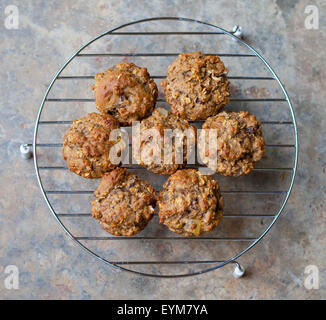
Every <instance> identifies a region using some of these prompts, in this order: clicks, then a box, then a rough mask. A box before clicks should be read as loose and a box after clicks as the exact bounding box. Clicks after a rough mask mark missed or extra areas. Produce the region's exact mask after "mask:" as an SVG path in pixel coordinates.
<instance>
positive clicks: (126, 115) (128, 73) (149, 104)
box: [92, 63, 158, 125]
mask: <svg viewBox="0 0 326 320" xmlns="http://www.w3.org/2000/svg"><path fill="white" fill-rule="evenodd" d="M95 80H96V83H95V85H93V86H92V89H93V90H94V92H95V103H96V106H97V109H98V110H99V111H100V112H101V113H105V114H107V113H108V114H111V115H113V116H114V117H116V118H117V119H118V120H119V122H120V124H121V125H131V124H132V122H133V121H137V120H141V119H143V118H145V117H147V116H149V115H150V114H151V113H152V111H153V109H154V106H155V103H156V98H157V95H158V90H157V86H156V84H155V82H154V80H152V79H150V76H149V74H148V72H147V69H146V68H140V67H138V66H136V65H135V64H133V63H121V64H117V65H115V66H114V67H112V68H109V69H108V70H106V71H105V72H102V73H98V74H97V75H96V76H95Z"/></svg>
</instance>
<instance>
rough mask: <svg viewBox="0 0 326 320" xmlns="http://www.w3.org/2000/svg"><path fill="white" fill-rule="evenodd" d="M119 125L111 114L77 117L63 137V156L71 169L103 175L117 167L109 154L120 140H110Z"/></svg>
mask: <svg viewBox="0 0 326 320" xmlns="http://www.w3.org/2000/svg"><path fill="white" fill-rule="evenodd" d="M119 128H120V125H119V122H118V120H117V119H115V118H114V117H112V116H110V115H108V114H106V115H100V114H98V113H95V112H93V113H89V114H88V115H87V116H85V117H83V118H81V119H78V120H74V122H73V123H72V125H71V127H70V128H69V129H68V130H67V132H66V134H65V136H64V138H63V149H62V155H63V158H64V159H65V160H66V162H67V165H68V168H69V170H70V171H72V172H74V173H76V174H78V175H80V176H82V177H84V178H100V177H102V176H103V174H104V173H105V172H108V171H111V170H113V169H114V168H115V167H117V163H115V162H117V161H116V159H114V161H112V159H110V155H109V154H110V150H111V148H112V147H113V146H114V145H115V144H116V143H119V144H120V139H117V140H110V133H111V132H112V130H114V129H119ZM121 143H122V141H121ZM116 147H117V146H116Z"/></svg>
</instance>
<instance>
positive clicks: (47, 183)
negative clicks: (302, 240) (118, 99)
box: [21, 17, 298, 277]
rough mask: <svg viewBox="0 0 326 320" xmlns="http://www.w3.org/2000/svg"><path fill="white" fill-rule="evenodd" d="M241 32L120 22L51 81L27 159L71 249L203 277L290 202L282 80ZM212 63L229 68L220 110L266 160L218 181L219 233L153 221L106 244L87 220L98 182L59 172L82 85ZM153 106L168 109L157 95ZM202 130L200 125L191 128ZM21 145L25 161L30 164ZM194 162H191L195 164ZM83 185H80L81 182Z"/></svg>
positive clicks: (86, 92)
mask: <svg viewBox="0 0 326 320" xmlns="http://www.w3.org/2000/svg"><path fill="white" fill-rule="evenodd" d="M240 34H241V27H239V26H236V27H235V28H234V29H233V31H232V32H228V31H226V30H224V29H222V28H220V27H217V26H215V25H212V24H209V23H205V22H201V21H197V20H192V19H187V18H178V17H158V18H151V19H144V20H139V21H134V22H131V23H128V24H124V25H122V26H120V27H117V28H114V29H112V30H110V31H107V32H105V33H103V34H101V35H99V36H98V37H96V38H94V39H92V40H91V41H89V42H88V43H87V44H86V45H84V46H83V47H81V48H80V49H79V50H78V51H77V52H76V53H75V54H74V55H73V56H71V58H69V59H68V61H67V62H66V63H65V64H64V65H63V67H62V68H61V69H60V70H59V71H58V72H57V74H56V75H55V77H54V78H53V80H52V81H51V83H50V85H49V87H48V89H47V91H46V93H45V96H44V98H43V101H42V103H41V106H40V109H39V112H38V115H37V119H36V125H35V131H34V140H33V155H34V163H35V170H36V175H37V179H38V182H39V185H40V188H41V191H42V194H43V197H44V199H45V201H46V203H47V205H48V207H49V209H50V211H51V212H52V214H53V215H54V217H55V218H56V220H57V221H58V223H59V224H60V225H61V227H62V228H63V229H64V230H65V232H66V233H67V234H68V235H69V236H70V238H72V239H73V240H74V241H75V242H76V243H77V244H78V245H79V246H81V247H82V248H83V249H85V250H86V251H87V252H89V253H90V254H91V255H93V256H94V257H96V258H98V259H100V260H102V261H103V262H105V263H106V264H109V265H111V266H114V267H116V268H119V269H121V270H127V271H131V272H134V273H137V274H141V275H147V276H155V277H179V276H190V275H196V274H201V273H204V272H208V271H212V270H215V269H218V268H220V267H222V266H224V265H226V264H229V263H233V264H235V272H234V276H235V277H240V276H242V275H243V273H244V268H243V267H242V266H241V265H239V263H238V262H237V261H236V259H238V258H239V257H240V256H241V255H243V254H244V253H246V252H247V251H248V250H249V249H251V248H252V247H253V246H254V245H255V244H257V243H258V242H259V241H260V240H261V239H262V238H263V237H264V236H265V234H266V233H267V232H268V231H269V230H270V228H271V227H272V225H273V224H274V223H275V221H276V220H277V218H278V217H279V215H280V214H281V212H282V211H283V209H284V206H285V204H286V202H287V200H288V198H289V196H290V193H291V189H292V186H293V182H294V177H295V173H296V167H297V153H298V138H297V128H296V122H295V116H294V112H293V108H292V105H291V102H290V99H289V97H288V95H287V93H286V90H285V88H284V86H283V85H282V83H281V81H280V80H279V78H278V77H277V75H276V74H275V72H274V71H273V69H272V68H271V67H270V66H269V64H268V63H267V62H266V61H265V59H264V58H263V57H262V56H261V55H260V54H259V53H258V52H257V51H256V50H255V49H253V48H252V47H251V46H250V45H248V44H247V43H245V42H244V41H243V40H241V39H240V38H239V36H240ZM193 51H202V52H204V53H205V54H210V55H212V54H215V55H218V56H220V57H221V58H222V59H223V60H224V62H225V64H226V66H227V67H229V69H230V72H229V79H230V82H231V85H232V97H231V101H230V103H229V105H228V106H227V107H226V111H233V110H234V111H240V110H249V111H250V112H252V113H254V114H255V115H256V116H257V118H258V119H260V120H261V122H262V123H263V131H264V135H265V138H266V144H267V145H266V156H265V157H264V159H263V160H261V161H260V162H259V163H258V164H257V166H256V168H255V169H254V171H253V172H252V173H251V174H250V175H248V176H242V177H238V178H232V177H228V178H226V177H220V176H216V179H218V181H219V182H220V185H221V189H222V194H223V196H224V198H225V216H224V218H223V221H222V223H221V225H220V226H219V227H218V228H216V229H217V230H216V231H214V232H211V233H209V234H206V235H204V236H201V237H193V238H184V237H181V236H178V235H175V234H172V233H171V232H169V231H168V230H166V228H164V226H161V225H159V224H158V223H157V214H156V215H155V217H154V218H153V219H152V221H151V222H150V224H149V226H148V227H147V228H146V229H145V230H144V231H143V232H142V233H140V234H139V235H136V236H132V237H114V236H111V235H109V234H107V233H105V232H104V231H103V230H102V229H101V228H100V226H99V225H98V223H97V221H95V219H92V217H91V214H90V204H89V201H90V200H91V199H92V193H93V190H94V189H95V188H96V186H97V184H98V182H99V181H98V180H95V181H94V180H92V181H90V179H83V178H81V177H78V176H76V175H74V174H73V173H71V172H69V171H68V170H67V167H66V164H65V162H64V161H63V159H62V156H61V147H62V144H61V142H62V137H63V135H64V132H65V131H66V129H67V128H68V127H69V125H70V124H71V123H72V121H73V120H74V119H76V118H79V117H81V116H83V115H85V114H86V113H87V112H91V111H95V107H94V97H93V93H92V91H91V90H90V85H91V84H92V83H93V82H94V75H95V73H96V72H101V71H103V70H105V69H107V68H108V67H110V66H112V65H114V64H116V63H119V62H121V61H133V62H135V63H136V64H138V65H140V66H144V67H147V68H148V70H149V73H150V74H151V76H152V77H153V78H154V79H155V81H157V83H158V85H159V81H160V80H161V79H163V78H164V77H165V76H166V71H167V67H168V65H169V64H170V63H171V62H172V61H173V60H174V59H175V58H176V56H177V55H178V54H179V53H181V52H193ZM159 90H160V95H159V99H158V102H157V105H158V106H163V107H168V106H167V103H166V102H165V100H164V95H163V94H162V90H161V88H160V87H159ZM195 125H197V126H198V127H200V125H201V123H200V122H197V123H195ZM29 147H31V145H26V144H25V145H23V146H22V147H21V152H22V155H23V157H24V158H29V157H30V150H29ZM200 165H201V164H200V163H198V166H200ZM124 166H126V167H128V168H129V170H131V171H134V172H136V173H137V175H139V176H141V177H142V178H144V179H147V180H149V181H150V182H151V183H152V184H153V185H154V187H156V188H157V189H160V186H161V185H162V183H163V182H164V180H165V179H166V178H167V177H165V176H160V175H155V174H152V173H150V172H148V171H146V170H145V169H143V168H140V167H139V166H137V165H134V164H132V165H124ZM86 180H87V181H86Z"/></svg>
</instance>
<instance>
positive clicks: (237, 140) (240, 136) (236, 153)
mask: <svg viewBox="0 0 326 320" xmlns="http://www.w3.org/2000/svg"><path fill="white" fill-rule="evenodd" d="M202 128H203V129H215V130H216V131H215V132H216V135H217V141H216V143H215V144H214V142H211V143H212V144H211V147H208V145H209V144H208V143H209V135H208V134H207V133H205V131H204V130H203V131H202V132H201V135H200V141H203V142H204V143H199V145H198V147H199V154H200V157H201V159H202V161H203V162H204V164H206V165H207V166H208V167H209V168H210V169H212V170H213V171H215V172H216V173H219V174H221V175H224V176H239V175H242V174H248V173H250V172H251V170H252V169H253V168H254V163H255V162H257V161H259V160H260V159H261V157H262V156H263V155H264V153H265V140H264V137H263V133H262V127H261V122H260V121H258V120H257V119H256V117H255V116H254V115H252V114H250V113H249V112H247V111H241V112H231V113H226V112H222V113H219V114H218V115H216V116H214V117H211V118H208V119H207V120H206V121H205V123H204V124H203V127H202ZM214 145H215V147H214ZM212 146H213V147H212ZM214 148H216V149H215V152H214ZM210 149H211V152H209V151H210ZM216 150H217V153H216Z"/></svg>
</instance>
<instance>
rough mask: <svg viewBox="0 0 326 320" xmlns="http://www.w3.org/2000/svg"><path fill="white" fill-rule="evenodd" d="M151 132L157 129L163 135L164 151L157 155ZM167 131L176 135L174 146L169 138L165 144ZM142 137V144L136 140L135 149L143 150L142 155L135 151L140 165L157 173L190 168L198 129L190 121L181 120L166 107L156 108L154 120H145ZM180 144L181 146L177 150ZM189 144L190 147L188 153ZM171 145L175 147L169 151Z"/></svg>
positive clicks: (152, 116)
mask: <svg viewBox="0 0 326 320" xmlns="http://www.w3.org/2000/svg"><path fill="white" fill-rule="evenodd" d="M151 130H156V132H157V133H158V134H159V135H160V141H161V149H160V151H161V152H158V153H155V152H154V153H153V151H152V145H153V142H152V141H151V136H152V134H151V132H152V131H151ZM167 130H169V131H170V132H172V130H173V132H174V133H175V139H174V143H173V142H172V141H173V140H172V139H171V140H170V143H169V138H167V139H166V141H165V138H164V135H165V137H168V131H167ZM146 132H148V134H146ZM140 134H141V141H140V145H139V143H138V144H137V142H136V141H133V143H134V145H133V146H134V148H139V153H138V152H134V156H135V158H136V161H137V163H138V164H139V165H141V166H143V167H145V168H147V170H149V171H152V172H154V173H158V174H172V173H174V172H176V171H177V170H178V169H181V168H183V167H184V166H185V165H186V163H187V161H188V160H189V159H190V157H191V155H192V154H193V152H194V148H195V143H196V129H195V127H193V126H191V125H190V124H189V123H188V121H187V120H185V119H180V118H179V117H177V116H176V115H174V114H172V113H171V112H168V111H167V110H165V109H163V108H158V109H156V110H155V111H154V112H153V114H152V115H151V116H150V117H148V118H146V119H144V120H142V122H141V124H140ZM176 143H179V144H178V145H177V147H176ZM187 144H188V146H189V148H188V150H187ZM168 145H170V146H171V148H168V147H167V146H168ZM164 147H165V154H164ZM181 147H182V149H181ZM181 157H182V158H181Z"/></svg>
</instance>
